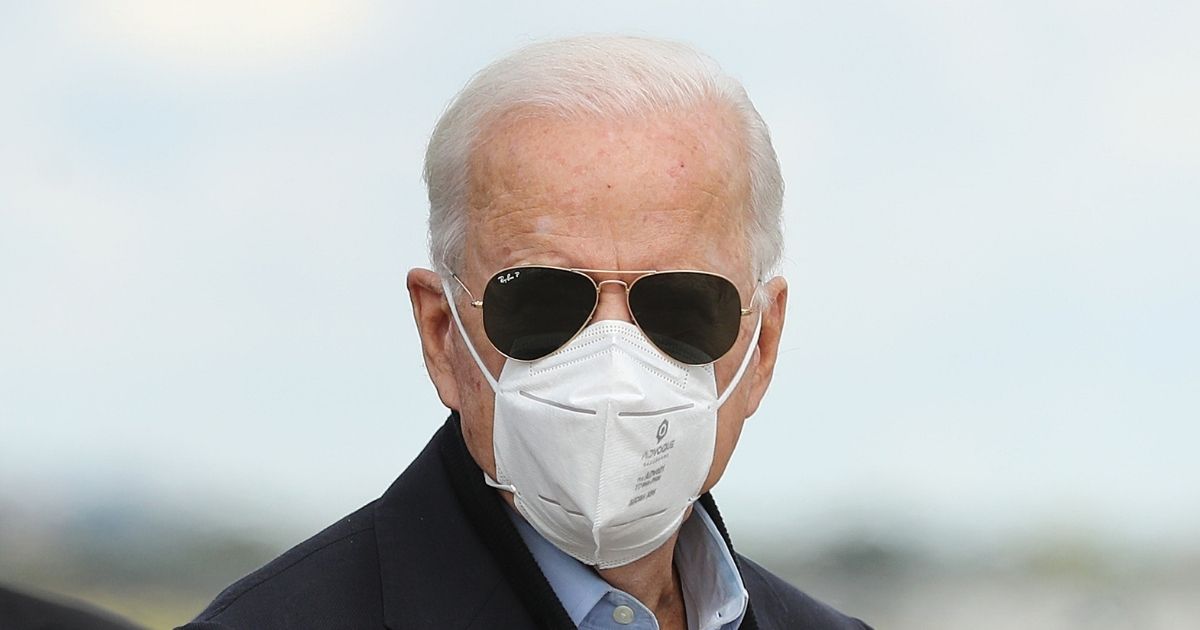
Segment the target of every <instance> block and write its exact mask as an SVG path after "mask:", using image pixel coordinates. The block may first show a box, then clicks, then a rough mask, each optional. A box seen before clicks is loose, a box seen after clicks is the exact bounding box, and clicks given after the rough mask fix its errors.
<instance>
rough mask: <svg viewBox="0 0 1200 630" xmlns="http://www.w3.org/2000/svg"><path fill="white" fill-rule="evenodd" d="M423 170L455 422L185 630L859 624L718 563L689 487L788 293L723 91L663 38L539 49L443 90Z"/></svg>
mask: <svg viewBox="0 0 1200 630" xmlns="http://www.w3.org/2000/svg"><path fill="white" fill-rule="evenodd" d="M425 179H426V182H427V184H428V187H429V199H430V220H429V225H430V243H431V255H432V259H433V264H434V270H428V269H413V270H412V271H411V272H409V275H408V290H409V293H410V296H411V298H412V304H413V313H414V315H415V317H416V323H417V329H418V331H419V333H420V336H421V343H422V348H423V352H424V358H425V365H426V367H427V370H428V372H429V376H430V378H431V379H432V381H433V385H434V387H435V388H436V389H437V392H438V395H439V397H440V398H441V400H442V402H443V403H444V404H445V405H446V406H447V407H448V408H450V409H451V410H452V413H451V416H450V418H449V420H448V421H447V422H446V424H445V426H443V427H442V429H441V430H440V431H439V432H438V433H437V434H436V435H435V436H434V438H433V440H432V441H431V442H430V444H429V445H428V446H427V447H426V449H425V451H424V452H423V453H422V454H421V455H420V456H419V457H418V458H417V459H416V461H414V462H413V463H412V465H411V466H410V467H409V468H408V470H406V471H405V472H404V473H403V474H402V475H401V476H400V478H399V479H398V480H397V481H396V483H395V484H394V485H393V486H392V487H391V488H390V489H389V490H388V491H387V493H386V494H384V496H383V497H381V498H380V499H379V500H377V501H375V502H373V503H371V504H369V505H367V506H366V507H364V508H362V509H361V510H359V511H358V512H355V513H354V514H352V515H350V516H349V517H347V518H346V519H344V520H343V521H341V522H340V523H337V524H335V525H333V526H332V527H330V528H329V529H327V530H325V531H324V532H322V533H321V534H318V535H317V536H316V537H314V538H313V539H310V540H309V541H307V542H305V543H303V544H301V545H300V546H298V547H296V548H295V549H292V550H291V551H289V552H287V553H286V554H284V555H283V556H282V557H280V558H279V559H277V560H275V561H273V562H272V563H270V564H268V565H267V566H266V567H263V568H262V569H260V570H259V571H257V572H255V573H253V574H251V575H250V576H248V577H246V578H244V579H243V580H242V581H240V582H238V583H237V584H235V585H233V586H232V587H230V588H229V589H227V590H226V591H225V592H224V593H222V594H221V595H220V596H219V597H218V598H217V599H216V600H215V601H214V602H213V603H212V604H211V605H210V606H209V608H208V609H207V610H206V611H204V612H203V613H202V614H201V615H200V616H199V617H198V618H197V621H196V622H195V623H194V624H193V625H192V626H189V627H192V628H277V627H278V628H299V627H306V628H308V627H311V628H367V627H381V626H386V627H389V628H443V629H445V628H503V629H510V628H576V627H580V628H662V629H664V630H666V629H684V628H690V629H704V630H717V629H720V630H727V629H732V628H789V629H795V628H863V627H865V626H864V625H863V624H862V623H861V622H859V621H857V620H854V619H851V618H848V617H845V616H843V615H841V614H840V613H838V612H836V611H834V610H832V609H830V608H828V607H826V606H825V605H823V604H820V603H818V602H816V601H814V600H812V599H810V598H809V597H807V596H806V595H804V594H802V593H800V592H799V591H797V590H795V589H794V588H793V587H791V586H789V585H788V584H786V583H784V582H783V581H781V580H780V579H779V578H777V577H775V576H773V575H771V574H770V573H768V572H767V571H766V570H764V569H763V568H762V567H760V566H758V565H756V564H754V563H753V562H751V561H749V560H747V559H746V558H744V557H742V556H739V555H736V554H734V553H733V550H732V547H731V546H730V543H729V540H728V536H727V535H726V533H725V530H724V526H723V525H722V522H721V518H720V515H719V514H718V513H717V510H716V506H715V504H714V502H713V500H712V497H711V496H710V495H708V494H707V492H708V490H709V489H710V488H712V487H713V485H715V484H716V482H717V481H718V480H719V479H720V478H721V475H722V474H723V473H724V471H725V467H726V465H727V464H728V463H729V460H730V456H731V455H732V453H733V449H734V446H735V445H736V443H737V440H738V436H739V435H740V433H741V430H742V425H743V423H744V421H745V419H746V418H747V417H749V416H750V415H751V414H753V413H754V411H755V409H757V407H758V404H759V402H760V401H761V400H762V397H763V395H764V394H765V393H766V390H767V386H768V384H769V383H770V381H771V375H772V371H773V369H774V365H775V359H776V353H777V350H778V347H779V336H780V332H781V330H782V327H783V320H784V310H785V303H786V297H787V285H786V283H785V281H784V280H783V278H780V277H772V276H771V273H770V272H771V271H772V269H773V268H774V267H775V266H776V264H777V263H778V261H779V258H780V249H781V242H782V238H781V235H780V208H781V204H782V186H783V185H782V180H781V178H780V174H779V167H778V165H777V163H776V159H775V152H774V149H773V148H772V147H771V143H770V139H769V136H768V133H767V129H766V126H765V125H764V123H763V122H762V120H761V119H760V117H759V115H758V113H757V111H755V109H754V107H753V105H752V104H751V103H750V101H749V100H748V98H747V97H746V95H745V92H744V90H743V89H742V88H741V86H740V85H739V84H738V83H737V82H736V81H734V80H733V79H731V78H729V77H728V76H726V75H724V74H723V73H722V72H721V70H720V69H719V68H718V67H717V66H716V64H715V63H714V62H712V61H711V60H710V59H708V58H707V57H704V56H702V55H700V54H699V53H697V52H695V51H694V50H692V49H690V48H688V47H686V46H683V45H680V44H675V43H668V42H661V41H654V40H648V39H638V38H574V39H566V40H560V41H553V42H547V43H542V44H537V45H533V46H530V47H528V48H525V49H523V50H521V51H518V52H516V53H515V54H513V55H511V56H509V57H507V58H505V59H502V60H500V61H497V62H495V63H494V64H492V65H491V66H489V67H487V68H485V69H484V70H483V71H481V72H480V73H479V74H478V75H476V76H475V77H474V78H473V79H472V80H471V82H470V83H469V84H468V85H467V87H466V88H465V89H464V90H463V91H462V93H460V94H459V95H458V97H457V98H456V99H455V101H454V102H453V103H452V105H451V106H450V108H449V109H448V110H447V111H446V113H445V114H444V115H443V116H442V119H441V120H440V122H439V123H438V125H437V128H436V129H435V130H434V133H433V136H432V138H431V140H430V143H429V148H428V152H427V155H426V164H425Z"/></svg>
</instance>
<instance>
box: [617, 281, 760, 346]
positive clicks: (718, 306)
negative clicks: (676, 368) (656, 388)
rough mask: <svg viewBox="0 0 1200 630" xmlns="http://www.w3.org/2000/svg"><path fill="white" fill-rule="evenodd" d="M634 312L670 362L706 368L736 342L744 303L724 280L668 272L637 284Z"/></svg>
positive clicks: (633, 293)
mask: <svg viewBox="0 0 1200 630" xmlns="http://www.w3.org/2000/svg"><path fill="white" fill-rule="evenodd" d="M629 310H630V311H631V312H632V314H633V318H634V319H636V320H637V324H638V326H640V327H641V329H642V331H643V332H645V333H646V336H647V337H649V338H650V341H652V342H654V345H656V346H658V348H659V350H662V351H663V353H665V354H666V355H667V356H669V357H671V358H673V359H675V360H676V361H679V362H681V363H688V364H691V365H703V364H705V363H712V362H713V361H716V360H717V359H719V358H721V357H722V356H723V355H724V354H725V353H726V352H729V349H730V348H731V347H733V343H734V342H735V341H737V337H738V329H739V327H740V326H741V313H742V301H741V297H740V296H739V295H738V291H737V287H735V286H734V285H733V283H732V282H730V281H729V280H726V279H725V278H723V277H721V276H718V275H714V274H710V273H700V272H694V271H669V272H664V273H655V274H651V275H648V276H644V277H643V278H641V279H639V280H638V281H637V282H634V283H633V286H631V287H630V288H629Z"/></svg>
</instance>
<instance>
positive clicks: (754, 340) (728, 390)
mask: <svg viewBox="0 0 1200 630" xmlns="http://www.w3.org/2000/svg"><path fill="white" fill-rule="evenodd" d="M760 332H762V313H759V314H758V321H757V322H755V324H754V334H753V335H750V345H749V346H748V347H747V348H746V356H744V357H742V364H741V365H740V366H738V369H737V372H735V373H734V375H733V380H732V381H729V385H727V386H726V387H725V391H724V392H722V393H721V395H720V397H718V398H717V406H716V408H717V409H720V408H721V405H723V404H725V399H727V398H729V395H730V394H732V393H733V389H734V388H735V387H737V384H738V382H739V381H741V380H742V374H743V373H745V372H746V367H747V366H749V365H750V357H752V356H754V347H755V346H757V345H758V334H759V333H760Z"/></svg>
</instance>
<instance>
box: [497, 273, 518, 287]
mask: <svg viewBox="0 0 1200 630" xmlns="http://www.w3.org/2000/svg"><path fill="white" fill-rule="evenodd" d="M520 277H521V272H520V271H510V272H508V273H506V274H504V275H503V276H498V277H497V278H496V279H497V280H499V281H500V284H508V283H509V282H512V281H513V280H516V279H517V278H520Z"/></svg>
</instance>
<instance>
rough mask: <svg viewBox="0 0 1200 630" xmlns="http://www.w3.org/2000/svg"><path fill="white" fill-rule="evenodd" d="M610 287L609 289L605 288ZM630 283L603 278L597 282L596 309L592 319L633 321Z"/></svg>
mask: <svg viewBox="0 0 1200 630" xmlns="http://www.w3.org/2000/svg"><path fill="white" fill-rule="evenodd" d="M605 289H609V290H607V291H606V290H605ZM628 295H629V283H627V282H625V281H624V280H601V281H600V282H597V283H596V311H595V312H594V313H592V321H594V322H598V321H602V320H617V321H622V322H626V323H630V324H632V323H633V315H631V314H630V313H629V301H628V299H627V296H628Z"/></svg>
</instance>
